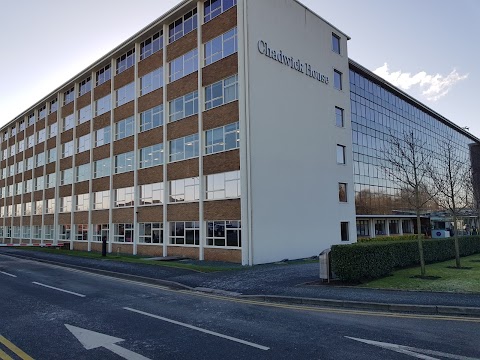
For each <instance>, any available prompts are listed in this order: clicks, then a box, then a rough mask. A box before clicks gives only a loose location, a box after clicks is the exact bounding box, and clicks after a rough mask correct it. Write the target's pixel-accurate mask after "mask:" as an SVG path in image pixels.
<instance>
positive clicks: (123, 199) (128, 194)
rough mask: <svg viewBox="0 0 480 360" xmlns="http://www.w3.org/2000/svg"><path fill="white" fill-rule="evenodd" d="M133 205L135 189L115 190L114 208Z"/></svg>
mask: <svg viewBox="0 0 480 360" xmlns="http://www.w3.org/2000/svg"><path fill="white" fill-rule="evenodd" d="M134 205H135V188H134V187H133V186H131V187H126V188H121V189H116V190H115V204H114V206H115V207H128V206H134Z"/></svg>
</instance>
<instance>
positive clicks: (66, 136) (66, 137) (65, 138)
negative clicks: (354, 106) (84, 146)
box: [60, 129, 73, 144]
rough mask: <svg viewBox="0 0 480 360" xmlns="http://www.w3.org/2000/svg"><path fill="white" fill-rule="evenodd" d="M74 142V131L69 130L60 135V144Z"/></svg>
mask: <svg viewBox="0 0 480 360" xmlns="http://www.w3.org/2000/svg"><path fill="white" fill-rule="evenodd" d="M72 140H73V129H70V130H67V131H65V132H63V133H62V134H61V135H60V143H62V144H64V143H66V142H69V141H72Z"/></svg>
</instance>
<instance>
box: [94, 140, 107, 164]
mask: <svg viewBox="0 0 480 360" xmlns="http://www.w3.org/2000/svg"><path fill="white" fill-rule="evenodd" d="M107 157H110V144H107V145H103V146H100V147H97V148H94V149H93V161H97V160H100V159H105V158H107Z"/></svg>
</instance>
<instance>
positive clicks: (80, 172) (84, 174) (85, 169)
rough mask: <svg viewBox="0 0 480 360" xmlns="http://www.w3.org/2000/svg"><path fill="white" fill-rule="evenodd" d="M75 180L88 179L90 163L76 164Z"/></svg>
mask: <svg viewBox="0 0 480 360" xmlns="http://www.w3.org/2000/svg"><path fill="white" fill-rule="evenodd" d="M75 179H76V182H82V181H88V180H89V179H90V163H88V164H83V165H79V166H77V174H76V178H75Z"/></svg>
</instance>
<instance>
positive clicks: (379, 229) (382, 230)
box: [375, 220, 387, 235]
mask: <svg viewBox="0 0 480 360" xmlns="http://www.w3.org/2000/svg"><path fill="white" fill-rule="evenodd" d="M375 235H387V231H386V226H385V220H376V221H375Z"/></svg>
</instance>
